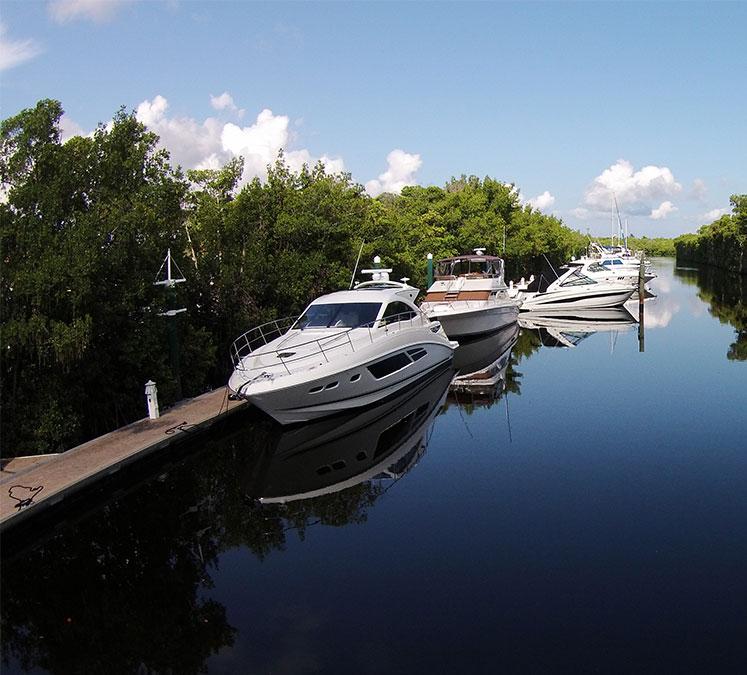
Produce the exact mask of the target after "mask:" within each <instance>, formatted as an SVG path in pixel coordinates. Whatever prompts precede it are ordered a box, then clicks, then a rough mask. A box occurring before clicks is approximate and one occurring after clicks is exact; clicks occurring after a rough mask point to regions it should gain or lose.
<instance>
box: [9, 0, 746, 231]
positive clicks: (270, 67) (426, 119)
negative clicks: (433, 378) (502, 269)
mask: <svg viewBox="0 0 747 675" xmlns="http://www.w3.org/2000/svg"><path fill="white" fill-rule="evenodd" d="M746 26H747V2H742V1H739V2H601V1H600V2H425V1H420V2H416V1H410V2H381V1H368V2H279V1H276V2H229V1H213V2H207V1H205V0H201V1H198V0H192V1H185V0H171V1H165V2H161V1H158V0H106V1H102V0H49V1H47V0H3V3H2V6H1V7H0V115H1V116H2V119H5V118H8V117H11V116H13V115H16V114H17V113H18V112H20V111H21V110H23V109H24V108H31V107H33V106H34V105H36V103H37V101H39V100H41V99H43V98H53V99H57V100H59V101H60V102H61V103H62V106H63V108H64V109H65V111H66V114H65V117H64V118H63V130H64V133H65V135H66V136H70V135H72V134H74V133H81V134H86V133H90V132H91V131H92V130H93V129H94V128H95V127H96V125H97V124H98V123H106V122H108V121H109V120H111V118H112V116H113V115H114V114H115V113H116V111H117V110H118V109H119V108H120V107H121V106H125V107H126V108H127V109H128V110H135V111H137V115H138V117H139V118H140V119H141V120H142V121H143V122H144V123H145V124H147V125H148V127H149V128H150V129H151V130H153V131H155V132H156V133H158V134H159V135H160V137H161V141H162V143H163V145H164V146H165V147H166V148H167V149H168V150H169V152H170V153H171V157H172V163H174V164H179V165H181V166H182V167H183V168H195V167H216V168H217V167H219V166H221V165H222V164H223V163H225V162H226V161H227V160H228V159H230V158H231V157H233V156H235V155H242V156H244V157H245V160H246V168H245V175H244V180H249V179H251V177H253V176H254V175H259V176H260V177H263V176H264V175H265V167H266V166H267V164H268V163H272V162H274V160H275V157H276V155H277V151H278V149H279V148H283V149H284V152H285V154H286V157H287V159H288V161H289V163H290V164H291V166H292V167H294V168H298V167H300V166H301V164H302V163H304V162H305V163H307V164H314V163H316V162H317V161H323V162H324V163H325V164H326V165H327V167H328V170H330V171H333V172H337V171H347V172H350V173H351V174H352V177H353V179H354V180H355V181H356V182H359V183H361V184H363V185H365V186H366V189H367V190H368V191H369V193H371V194H372V195H375V194H378V193H380V192H381V191H384V190H389V191H398V190H400V189H401V187H402V186H403V185H414V184H417V185H436V186H443V185H445V184H446V182H448V181H449V179H450V178H451V177H452V176H460V175H461V174H467V175H476V176H478V177H480V178H484V177H486V176H489V177H491V178H493V179H496V180H499V181H502V182H505V183H513V184H514V185H515V186H516V187H517V189H518V190H519V191H520V194H521V197H522V199H523V200H524V201H525V202H528V203H531V204H532V205H534V206H535V207H536V208H539V209H540V210H541V211H542V212H543V213H548V214H553V215H556V216H558V217H560V218H562V219H563V222H564V223H565V224H566V225H568V226H569V227H571V228H573V229H577V230H579V231H581V232H586V231H589V232H590V233H591V234H592V235H598V236H599V235H601V236H605V235H608V234H610V232H611V229H612V208H613V195H614V198H615V199H617V202H618V204H619V208H620V213H621V217H622V220H623V222H625V221H627V223H628V228H629V231H630V233H632V234H635V235H637V236H650V237H656V236H666V237H670V236H677V235H679V234H682V233H684V232H694V231H697V229H698V228H699V227H700V226H701V225H704V224H706V223H709V222H711V221H712V220H714V219H715V218H717V217H719V216H720V215H721V214H723V213H730V212H731V210H730V206H729V196H730V195H732V194H744V193H747V86H745V84H744V83H745V82H746V81H747V77H746V76H747V72H746V71H747V40H745V27H746Z"/></svg>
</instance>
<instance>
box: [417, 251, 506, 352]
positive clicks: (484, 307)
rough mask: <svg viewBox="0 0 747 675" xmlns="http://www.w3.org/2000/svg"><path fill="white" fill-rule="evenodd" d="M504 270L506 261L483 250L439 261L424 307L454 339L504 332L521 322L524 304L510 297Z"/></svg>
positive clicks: (421, 305)
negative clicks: (521, 304) (510, 326)
mask: <svg viewBox="0 0 747 675" xmlns="http://www.w3.org/2000/svg"><path fill="white" fill-rule="evenodd" d="M503 271H504V265H503V260H502V259H501V258H499V257H497V256H492V255H485V249H483V248H476V249H475V252H474V253H473V254H471V255H458V256H454V257H451V258H443V259H441V260H438V261H437V262H436V274H435V278H434V281H433V283H432V284H431V285H430V287H429V288H428V291H427V293H426V296H425V299H424V300H423V302H422V303H421V304H420V307H421V309H422V310H423V311H424V312H425V313H426V314H427V315H428V316H429V317H430V318H431V319H433V320H436V321H439V322H440V323H441V325H442V326H443V328H444V331H445V332H446V334H447V335H448V336H449V337H450V338H452V339H457V340H458V339H462V338H465V337H473V336H476V335H481V334H484V333H489V332H492V331H497V330H500V329H501V328H503V327H504V326H507V325H509V324H511V323H513V322H515V321H516V320H517V319H518V316H519V304H520V302H519V300H517V298H516V297H511V295H509V289H508V286H506V282H505V281H504V279H503Z"/></svg>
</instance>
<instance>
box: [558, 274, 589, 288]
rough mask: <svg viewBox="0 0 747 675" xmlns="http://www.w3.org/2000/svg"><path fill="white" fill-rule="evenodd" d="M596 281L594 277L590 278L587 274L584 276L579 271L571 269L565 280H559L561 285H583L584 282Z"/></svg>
mask: <svg viewBox="0 0 747 675" xmlns="http://www.w3.org/2000/svg"><path fill="white" fill-rule="evenodd" d="M595 283H597V282H596V281H594V279H590V278H589V277H587V276H584V275H583V274H581V272H579V271H578V270H573V273H572V274H569V275H568V277H567V278H566V279H565V281H561V282H560V285H561V286H585V285H586V284H595Z"/></svg>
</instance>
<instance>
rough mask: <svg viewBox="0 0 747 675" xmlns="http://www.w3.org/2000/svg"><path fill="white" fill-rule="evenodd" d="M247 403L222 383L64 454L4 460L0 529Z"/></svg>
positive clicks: (0, 480)
mask: <svg viewBox="0 0 747 675" xmlns="http://www.w3.org/2000/svg"><path fill="white" fill-rule="evenodd" d="M247 407H250V406H248V404H247V402H246V401H244V400H231V399H230V398H229V396H228V389H227V388H226V387H222V388H220V389H214V390H212V391H209V392H207V393H206V394H202V395H201V396H198V397H196V398H192V399H187V400H184V401H180V402H179V403H177V404H176V405H174V406H173V407H171V408H168V409H167V410H165V411H164V412H163V413H161V415H160V417H157V418H155V419H150V418H145V419H142V420H139V421H137V422H133V423H132V424H129V425H127V426H125V427H121V428H120V429H116V430H115V431H112V432H110V433H108V434H106V435H104V436H101V437H99V438H95V439H93V440H91V441H88V442H86V443H83V444H82V445H79V446H77V447H75V448H71V449H70V450H67V451H66V452H62V453H60V454H56V455H41V456H38V457H18V458H13V459H9V460H7V461H6V460H3V463H2V469H1V470H0V532H4V531H6V530H7V529H9V528H10V526H11V525H12V526H13V527H14V528H15V526H17V525H18V524H20V523H21V522H24V521H26V520H28V519H30V517H31V516H33V515H37V514H39V513H40V512H41V511H48V510H49V507H53V506H55V505H57V504H60V503H62V502H63V501H64V500H65V499H66V498H68V497H70V496H72V495H73V494H76V493H79V492H81V491H83V490H84V489H85V488H90V487H92V486H94V485H95V484H96V483H97V482H99V481H101V480H102V479H104V478H107V477H110V476H112V475H113V474H115V473H117V472H118V471H119V470H120V469H122V468H124V467H127V466H130V465H133V464H135V463H136V462H138V461H140V460H142V459H144V458H145V457H149V456H150V457H153V456H154V454H155V453H158V451H162V450H164V449H165V448H168V447H170V446H173V445H175V444H177V443H181V442H184V441H186V440H188V439H190V438H192V437H193V436H194V432H197V431H204V430H205V429H208V428H210V427H212V426H213V425H214V424H216V423H218V422H220V421H223V420H225V419H227V417H228V416H229V415H231V416H232V415H233V413H235V412H237V411H238V410H241V409H243V408H247Z"/></svg>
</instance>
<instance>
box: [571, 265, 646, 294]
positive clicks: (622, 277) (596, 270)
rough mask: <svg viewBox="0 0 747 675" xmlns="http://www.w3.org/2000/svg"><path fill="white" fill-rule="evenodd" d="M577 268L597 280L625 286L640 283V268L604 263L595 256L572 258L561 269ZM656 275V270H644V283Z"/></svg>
mask: <svg viewBox="0 0 747 675" xmlns="http://www.w3.org/2000/svg"><path fill="white" fill-rule="evenodd" d="M570 268H576V269H578V270H580V271H581V273H582V274H583V275H584V276H587V277H589V278H591V279H594V280H595V281H603V282H606V283H612V284H621V285H623V286H635V287H637V286H638V284H639V283H640V278H639V271H638V269H637V268H636V269H633V268H630V267H618V266H612V265H603V264H602V263H601V262H600V261H599V260H595V259H593V258H579V259H576V258H571V260H570V261H569V262H567V263H566V264H565V265H563V267H561V269H570ZM655 277H656V274H655V273H654V272H650V271H649V272H646V271H644V283H648V282H649V281H651V280H652V279H654V278H655Z"/></svg>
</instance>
